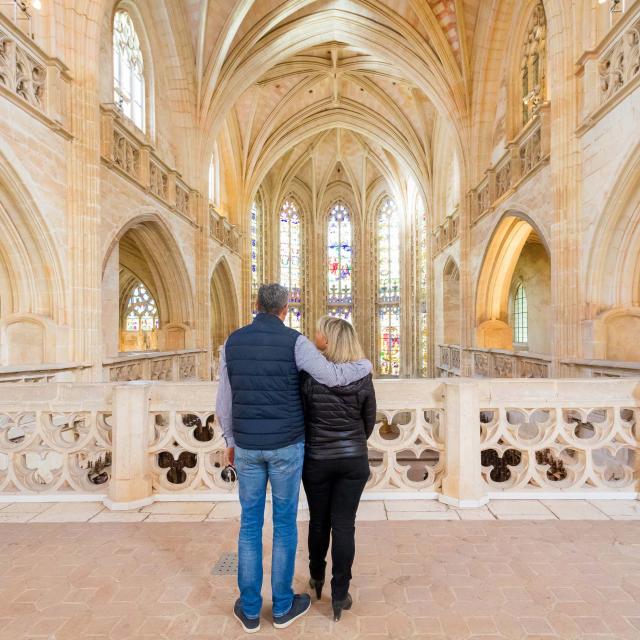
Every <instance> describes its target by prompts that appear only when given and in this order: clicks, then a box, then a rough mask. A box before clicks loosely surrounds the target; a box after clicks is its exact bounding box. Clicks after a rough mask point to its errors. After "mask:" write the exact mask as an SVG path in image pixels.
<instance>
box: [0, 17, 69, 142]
mask: <svg viewBox="0 0 640 640" xmlns="http://www.w3.org/2000/svg"><path fill="white" fill-rule="evenodd" d="M70 82H71V78H70V76H69V70H68V69H67V67H66V66H65V65H64V64H63V63H62V62H61V61H60V60H58V58H52V57H51V56H49V55H47V53H45V52H44V51H43V50H42V49H41V48H40V47H39V46H38V45H36V44H35V42H33V40H31V39H30V38H29V37H28V36H27V35H26V34H25V33H24V31H22V30H21V29H20V28H18V27H17V26H16V25H15V24H14V23H13V22H12V21H11V20H10V19H9V18H8V17H7V16H5V15H4V14H3V13H0V93H2V94H4V95H5V96H7V97H8V98H9V99H11V100H12V101H13V102H14V103H15V104H17V105H19V106H20V107H22V108H24V109H25V110H27V111H28V112H29V113H31V114H33V115H34V116H36V117H37V118H38V119H40V120H41V121H43V122H44V123H45V124H46V125H47V126H49V127H50V128H51V129H53V130H54V131H58V132H60V133H63V134H64V135H65V136H67V137H69V136H70V134H69V112H70V109H69V85H70Z"/></svg>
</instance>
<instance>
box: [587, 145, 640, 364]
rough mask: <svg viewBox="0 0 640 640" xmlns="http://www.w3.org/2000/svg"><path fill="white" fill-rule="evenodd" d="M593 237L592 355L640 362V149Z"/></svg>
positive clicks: (616, 185)
mask: <svg viewBox="0 0 640 640" xmlns="http://www.w3.org/2000/svg"><path fill="white" fill-rule="evenodd" d="M610 194H611V195H610V196H609V198H608V199H607V201H606V203H605V205H604V209H603V210H604V211H605V212H606V215H603V216H602V217H601V218H600V220H599V222H598V224H597V226H596V229H595V231H594V233H593V239H592V241H591V250H590V252H589V256H588V261H587V267H586V282H587V284H586V310H587V317H588V321H587V322H588V324H589V326H590V327H591V330H590V331H589V332H588V333H587V336H588V340H589V344H587V345H586V347H587V352H588V353H589V355H590V356H592V357H594V358H598V359H609V360H637V359H638V358H640V348H638V347H637V345H638V336H639V335H640V145H636V146H635V148H634V149H633V150H632V151H631V153H630V154H629V156H628V158H627V160H626V162H625V163H624V164H623V166H622V169H621V170H620V171H619V173H618V177H617V179H616V180H615V183H614V184H613V186H612V188H611V190H610Z"/></svg>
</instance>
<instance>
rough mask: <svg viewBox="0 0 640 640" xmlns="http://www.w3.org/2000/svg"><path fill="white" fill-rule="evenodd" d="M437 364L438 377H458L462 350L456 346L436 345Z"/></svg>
mask: <svg viewBox="0 0 640 640" xmlns="http://www.w3.org/2000/svg"><path fill="white" fill-rule="evenodd" d="M438 352H439V356H440V359H439V362H438V370H439V371H440V377H442V378H447V377H449V378H451V377H454V376H459V375H460V359H461V357H462V348H461V347H459V346H458V345H451V344H440V345H438Z"/></svg>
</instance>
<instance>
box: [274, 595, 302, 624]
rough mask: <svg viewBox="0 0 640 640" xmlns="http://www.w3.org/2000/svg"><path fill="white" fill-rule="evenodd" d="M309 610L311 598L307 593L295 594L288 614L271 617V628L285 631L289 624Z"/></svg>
mask: <svg viewBox="0 0 640 640" xmlns="http://www.w3.org/2000/svg"><path fill="white" fill-rule="evenodd" d="M310 608H311V596H310V595H309V594H308V593H297V594H296V595H295V596H293V602H292V604H291V609H289V613H285V614H284V615H283V616H278V617H276V616H273V626H274V627H275V628H276V629H286V628H287V627H288V626H289V625H290V624H292V623H293V622H295V621H296V620H297V619H298V618H299V617H300V616H303V615H304V614H305V613H307V611H309V609H310Z"/></svg>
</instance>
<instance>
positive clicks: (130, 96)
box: [113, 10, 145, 131]
mask: <svg viewBox="0 0 640 640" xmlns="http://www.w3.org/2000/svg"><path fill="white" fill-rule="evenodd" d="M144 92H145V87H144V64H143V59H142V50H141V49H140V40H139V38H138V34H137V33H136V30H135V27H134V26H133V21H132V20H131V16H130V15H129V13H128V12H126V11H122V10H120V11H117V12H116V14H115V17H114V19H113V99H114V102H115V103H116V104H117V105H118V107H119V108H120V109H121V110H122V113H123V114H124V115H125V116H126V117H127V118H129V119H130V120H131V121H132V122H133V123H134V124H135V125H136V126H137V127H138V128H139V129H141V130H142V131H144V129H145V113H144V99H145V97H144Z"/></svg>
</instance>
